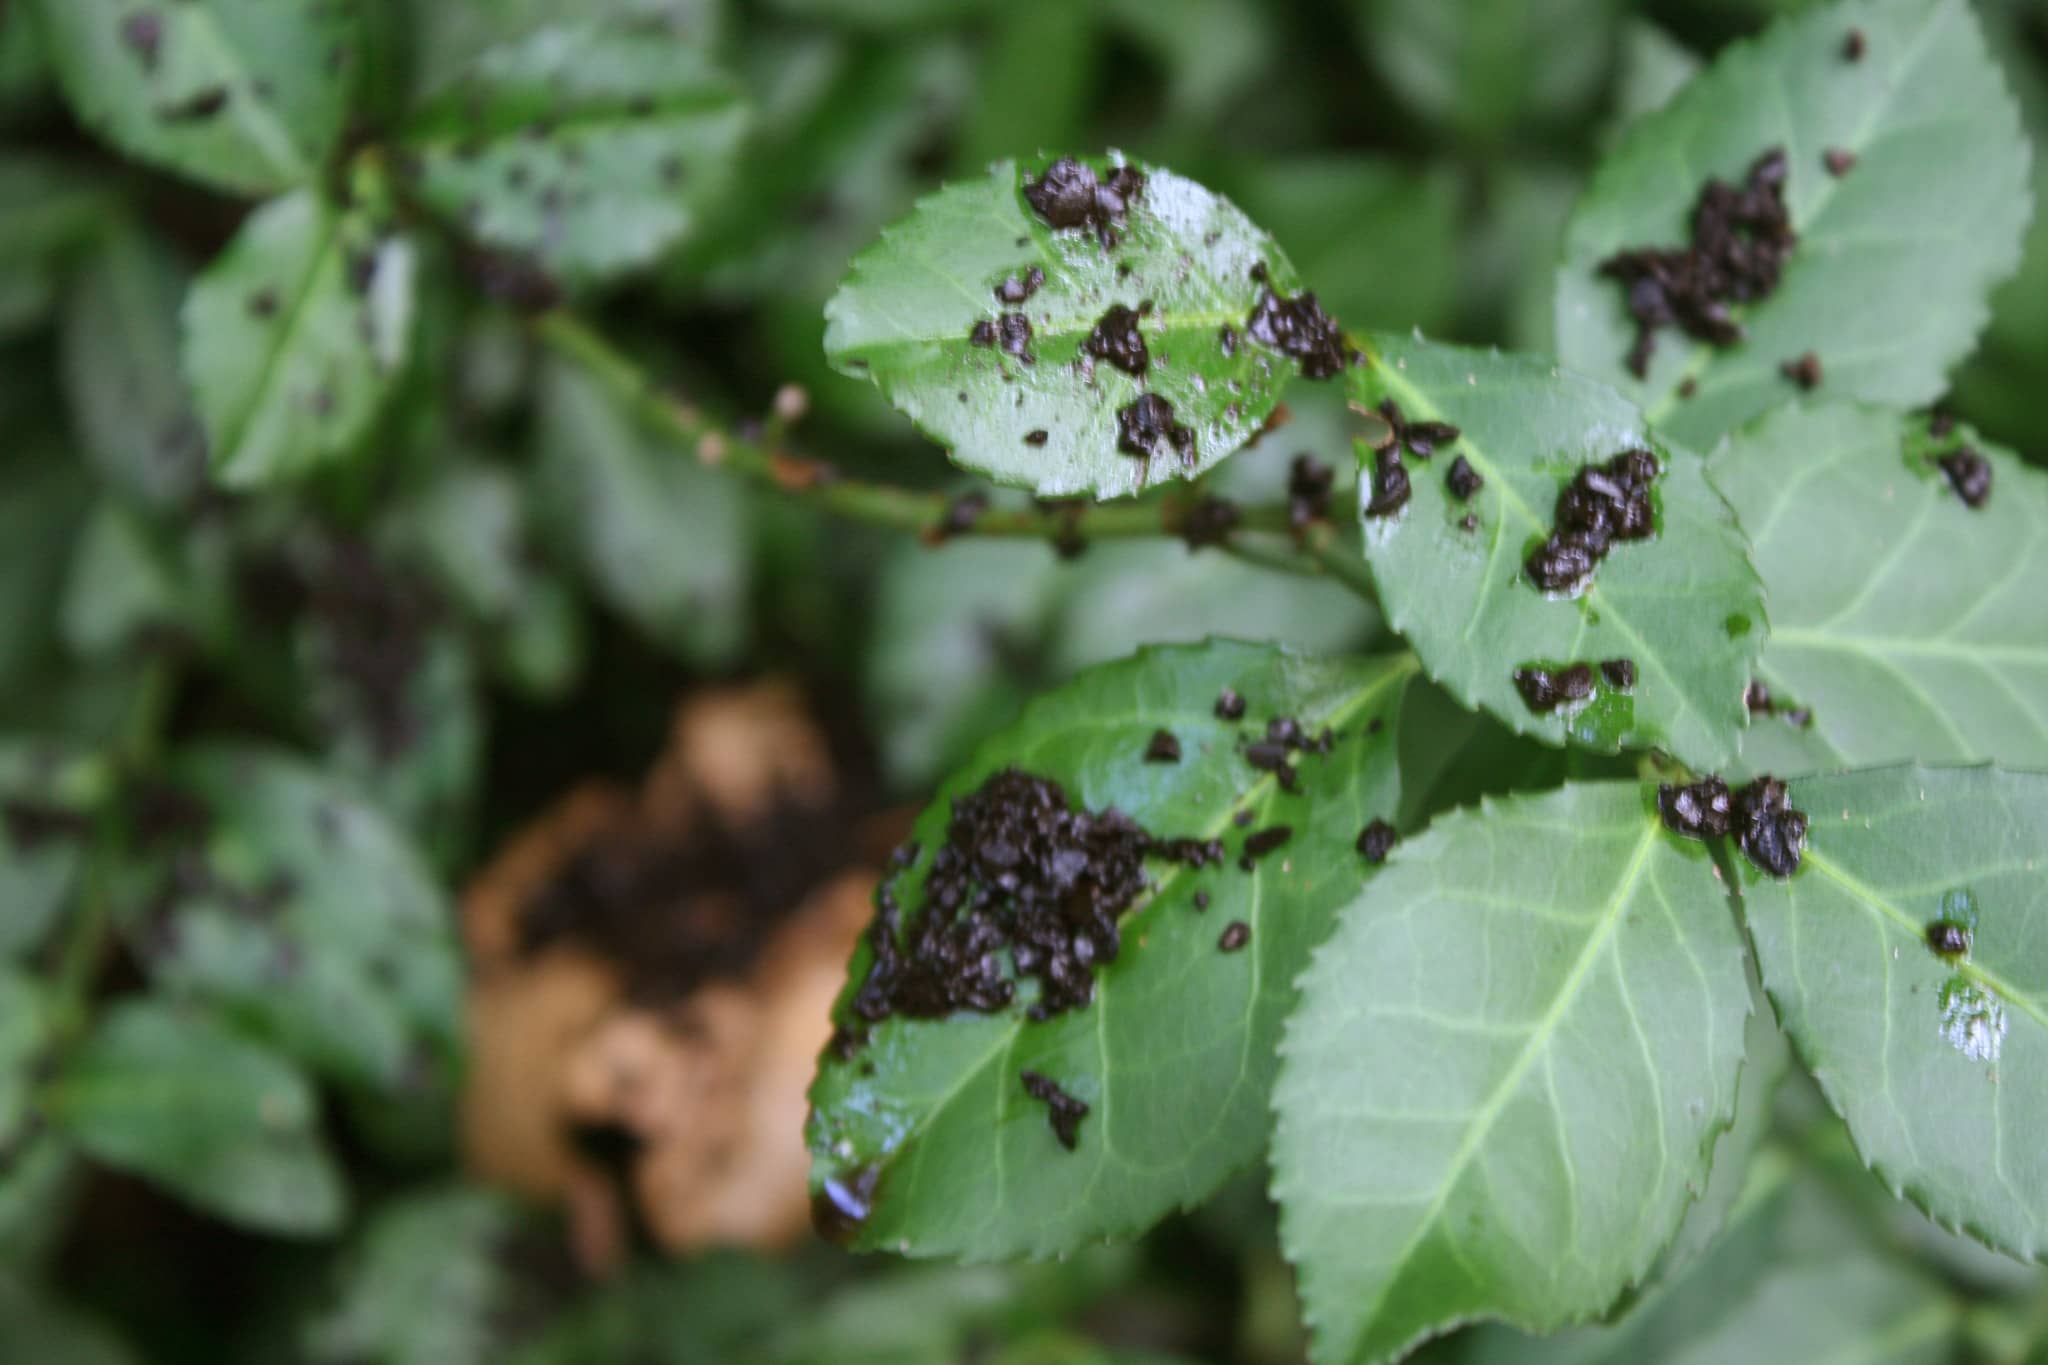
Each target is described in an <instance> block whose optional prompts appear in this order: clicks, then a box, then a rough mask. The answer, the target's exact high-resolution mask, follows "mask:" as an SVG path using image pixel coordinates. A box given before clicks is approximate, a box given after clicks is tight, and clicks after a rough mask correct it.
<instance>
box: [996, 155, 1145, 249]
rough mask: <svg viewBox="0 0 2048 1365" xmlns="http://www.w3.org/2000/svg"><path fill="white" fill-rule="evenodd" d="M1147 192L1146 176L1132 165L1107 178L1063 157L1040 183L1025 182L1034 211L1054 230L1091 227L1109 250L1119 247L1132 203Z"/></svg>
mask: <svg viewBox="0 0 2048 1365" xmlns="http://www.w3.org/2000/svg"><path fill="white" fill-rule="evenodd" d="M1144 190H1145V176H1144V174H1143V173H1142V172H1140V171H1139V170H1137V169H1136V168H1135V167H1132V166H1118V167H1117V168H1116V169H1115V170H1113V171H1111V172H1110V173H1109V175H1108V177H1107V178H1103V177H1098V176H1097V175H1096V174H1095V171H1094V169H1093V168H1092V167H1089V166H1085V165H1083V164H1082V163H1080V162H1078V161H1076V160H1074V158H1072V157H1070V156H1063V157H1061V158H1060V159H1059V160H1057V161H1055V162H1053V163H1052V164H1051V165H1050V166H1047V167H1046V168H1045V174H1043V175H1041V176H1039V177H1038V178H1037V179H1036V180H1027V181H1025V182H1024V199H1025V201H1026V202H1027V203H1029V204H1030V205H1031V211H1032V212H1033V213H1036V214H1037V215H1038V216H1039V217H1040V218H1041V219H1043V220H1044V221H1045V224H1046V226H1048V227H1051V228H1056V229H1057V228H1090V229H1093V230H1094V233H1095V237H1096V240H1097V241H1099V242H1101V243H1102V245H1103V246H1105V247H1113V246H1115V245H1116V244H1117V229H1118V228H1120V227H1122V226H1123V222H1124V217H1125V215H1126V214H1127V213H1129V211H1130V207H1131V202H1132V201H1133V200H1135V199H1136V198H1137V197H1138V196H1139V195H1140V194H1142V193H1144Z"/></svg>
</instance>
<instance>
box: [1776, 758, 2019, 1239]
mask: <svg viewBox="0 0 2048 1365" xmlns="http://www.w3.org/2000/svg"><path fill="white" fill-rule="evenodd" d="M1791 802H1792V805H1793V806H1794V808H1796V809H1799V810H1803V811H1805V812H1806V813H1807V815H1808V817H1809V818H1810V819H1811V821H1812V824H1811V828H1810V829H1809V831H1808V834H1807V839H1806V853H1805V857H1804V860H1803V862H1802V863H1801V866H1800V869H1799V872H1798V873H1797V874H1796V875H1795V876H1794V877H1793V878H1792V879H1791V880H1790V881H1772V880H1769V879H1764V878H1759V877H1756V876H1754V875H1752V874H1751V872H1750V871H1749V870H1747V866H1746V864H1745V865H1744V866H1745V872H1744V877H1743V881H1744V886H1743V905H1744V913H1745V915H1746V917H1747V919H1748V921H1749V929H1750V935H1751V937H1752V939H1753V940H1754V941H1755V943H1756V953H1757V961H1758V964H1759V965H1760V966H1761V968H1762V970H1763V978H1764V987H1765V989H1766V990H1768V991H1769V992H1770V996H1771V1002H1772V1004H1773V1005H1775V1006H1776V1007H1777V1011H1778V1018H1779V1021H1780V1022H1781V1023H1782V1024H1783V1025H1784V1028H1785V1032H1786V1033H1788V1034H1789V1035H1791V1038H1792V1046H1793V1048H1794V1050H1795V1051H1797V1053H1798V1054H1799V1059H1800V1060H1801V1061H1802V1062H1804V1063H1805V1064H1806V1067H1807V1069H1808V1070H1810V1071H1811V1072H1812V1073H1813V1075H1814V1079H1815V1080H1817V1081H1819V1082H1820V1087H1821V1090H1822V1092H1823V1093H1825V1094H1826V1095H1827V1097H1828V1102H1829V1103H1830V1104H1832V1105H1833V1106H1834V1107H1835V1109H1836V1110H1837V1112H1839V1113H1840V1114H1841V1115H1842V1117H1843V1118H1844V1119H1846V1120H1848V1124H1849V1134H1850V1136H1851V1137H1853V1138H1854V1139H1855V1141H1856V1147H1857V1150H1858V1151H1859V1152H1860V1153H1861V1154H1862V1156H1863V1159H1864V1161H1865V1162H1866V1163H1868V1164H1869V1166H1870V1167H1871V1169H1872V1170H1873V1171H1875V1172H1876V1174H1877V1176H1878V1178H1879V1179H1880V1180H1882V1181H1883V1182H1884V1184H1885V1186H1886V1187H1887V1188H1889V1189H1890V1190H1891V1191H1892V1192H1893V1193H1894V1194H1899V1195H1903V1196H1904V1197H1906V1198H1908V1199H1910V1200H1912V1201H1913V1202H1914V1203H1915V1204H1917V1205H1919V1206H1920V1208H1922V1209H1923V1210H1925V1211H1926V1212H1927V1214H1928V1215H1929V1216H1930V1217H1932V1218H1933V1219H1934V1220H1935V1221H1936V1222H1937V1223H1940V1224H1941V1225H1942V1226H1943V1227H1946V1228H1949V1229H1951V1230H1952V1231H1958V1232H1966V1233H1969V1234H1970V1235H1972V1236H1974V1237H1976V1238H1978V1239H1980V1240H1982V1241H1983V1242H1985V1243H1987V1244H1988V1245H1990V1246H1992V1247H1995V1248H1997V1249H1998V1250H2001V1251H2004V1252H2008V1253H2010V1254H2011V1255H2014V1256H2018V1257H2021V1258H2023V1259H2040V1258H2041V1257H2042V1256H2043V1254H2044V1252H2048V1145H2044V1144H2043V1143H2042V1142H2041V1129H2042V1126H2043V1124H2044V1122H2048V1113H2044V1108H2048V776H2041V775H2033V774H2020V773H2010V772H2001V771H1999V770H1998V769H1995V768H1922V767H1900V768H1885V769H1879V770H1874V771H1866V772H1854V773H1846V774H1841V775H1838V776H1832V777H1816V778H1809V779H1806V780H1804V781H1797V782H1794V783H1792V787H1791ZM1936 921H1948V922H1951V923H1955V924H1960V925H1962V926H1964V927H1965V929H1966V930H1967V938H1968V948H1967V951H1965V952H1963V953H1962V954H1961V955H1960V956H1959V957H1958V958H1957V959H1955V960H1946V959H1944V958H1943V957H1941V956H1938V955H1937V954H1936V953H1934V952H1933V951H1931V950H1930V948H1929V940H1928V932H1929V926H1930V925H1932V924H1933V923H1934V922H1936Z"/></svg>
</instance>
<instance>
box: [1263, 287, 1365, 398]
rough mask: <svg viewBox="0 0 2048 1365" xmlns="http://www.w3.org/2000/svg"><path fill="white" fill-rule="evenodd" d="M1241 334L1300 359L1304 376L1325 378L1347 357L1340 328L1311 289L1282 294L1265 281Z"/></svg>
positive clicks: (1339, 370)
mask: <svg viewBox="0 0 2048 1365" xmlns="http://www.w3.org/2000/svg"><path fill="white" fill-rule="evenodd" d="M1244 330H1245V335H1247V336H1249V337H1250V338H1251V339H1252V340H1253V341H1256V342H1259V343H1261V344H1263V345H1266V346H1271V347H1272V348H1273V349H1274V350H1276V351H1279V352H1280V353H1281V354H1282V355H1289V356H1292V357H1294V358H1295V359H1296V360H1299V361H1300V362H1301V375H1302V378H1304V379H1328V378H1330V377H1332V376H1333V375H1337V374H1341V373H1342V372H1343V370H1344V367H1345V366H1346V365H1348V364H1349V363H1350V361H1351V357H1350V354H1349V353H1348V352H1347V351H1346V350H1345V349H1344V329H1343V328H1342V327H1340V326H1338V324H1337V319H1335V318H1333V317H1331V316H1330V315H1329V314H1328V313H1325V312H1324V311H1323V307H1322V305H1321V304H1319V303H1317V302H1316V296H1315V295H1314V294H1313V293H1304V294H1297V295H1295V296H1294V297H1293V298H1291V299H1289V298H1282V297H1281V296H1280V295H1279V294H1277V293H1275V292H1274V291H1273V288H1272V286H1270V285H1268V286H1267V288H1266V292H1265V293H1264V294H1262V295H1260V296H1259V301H1258V302H1257V303H1256V304H1254V305H1252V312H1251V316H1250V317H1249V318H1247V319H1246V320H1245V324H1244Z"/></svg>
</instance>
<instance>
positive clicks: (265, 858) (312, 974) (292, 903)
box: [123, 745, 461, 1094]
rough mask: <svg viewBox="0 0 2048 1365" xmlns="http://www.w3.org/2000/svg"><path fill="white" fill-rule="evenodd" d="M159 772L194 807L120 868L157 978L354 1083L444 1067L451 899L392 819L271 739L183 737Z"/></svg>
mask: <svg viewBox="0 0 2048 1365" xmlns="http://www.w3.org/2000/svg"><path fill="white" fill-rule="evenodd" d="M166 777H167V780H168V781H169V782H170V783H171V784H172V785H173V787H174V789H175V790H176V791H178V792H181V793H183V794H184V796H185V798H186V799H187V800H188V801H191V802H194V803H196V809H195V810H194V811H193V812H192V813H191V814H190V815H189V816H188V817H187V819H186V820H185V822H184V827H183V828H172V829H165V830H159V831H156V832H155V836H154V838H151V831H150V830H148V829H144V830H142V831H140V837H141V838H142V839H143V840H144V842H145V847H144V850H143V856H142V858H141V860H140V861H139V862H138V864H137V865H136V866H134V867H132V868H129V869H127V870H126V872H125V875H124V891H125V893H126V894H125V895H124V897H123V900H124V902H125V903H126V904H127V905H128V907H129V908H130V911H131V924H132V927H133V930H134V933H135V937H137V938H138V939H139V940H140V942H139V944H138V947H139V948H140V949H141V950H142V951H143V954H144V956H145V961H146V964H147V965H148V967H149V969H150V971H151V974H152V976H153V977H154V978H155V979H156V980H157V981H158V982H159V983H160V984H162V985H163V986H164V987H166V988H167V989H170V990H172V991H174V992H177V993H180V994H183V995H187V996H191V997H196V998H199V999H203V1000H205V1001H207V1002H209V1003H212V1004H215V1005H218V1006H219V1007H220V1008H222V1009H223V1010H224V1011H225V1012H226V1013H228V1014H229V1015H231V1016H233V1017H235V1018H236V1019H237V1020H238V1021H239V1022H241V1023H243V1024H244V1025H245V1026H246V1027H247V1028H248V1029H249V1030H250V1031H252V1032H255V1033H258V1034H260V1035H262V1036H264V1037H266V1038H267V1039H269V1040H270V1041H272V1042H273V1043H275V1044H276V1045H277V1046H278V1047H279V1048H281V1049H282V1050H284V1051H285V1052H286V1053H287V1054H289V1055H290V1056H292V1057H293V1058H295V1059H297V1060H299V1061H303V1062H304V1063H306V1064H307V1065H308V1066H310V1067H312V1068H314V1069H316V1070H317V1071H319V1072H321V1073H323V1074H325V1075H329V1076H333V1077H335V1078H336V1079H338V1080H340V1081H342V1082H344V1083H347V1084H350V1085H353V1086H355V1087H358V1088H361V1089H367V1090H375V1091H379V1092H383V1093H400V1094H409V1093H414V1092H415V1090H416V1089H417V1088H418V1087H419V1086H421V1085H423V1084H424V1083H426V1082H428V1081H430V1080H432V1079H433V1077H434V1074H435V1072H436V1070H437V1069H441V1070H444V1071H445V1069H446V1068H447V1067H448V1066H450V1065H451V1064H452V1061H453V1058H454V1055H455V1052H456V1048H457V1039H458V1036H459V1029H460V1022H459V1016H460V1010H461V968H460V963H459V961H458V958H457V954H456V948H455V943H454V933H453V928H452V925H451V923H450V914H449V910H448V907H447V903H446V899H445V897H444V896H443V895H442V893H441V891H440V889H439V888H438V887H437V886H436V885H435V883H434V881H433V878H432V876H431V874H430V873H429V872H428V871H427V869H426V867H425V866H424V865H423V864H422V863H421V861H420V858H419V855H418V854H417V853H415V852H414V851H413V848H412V847H411V845H410V844H408V843H407V842H406V841H405V839H404V838H403V837H402V836H401V835H400V834H399V832H398V831H397V830H396V829H395V828H394V827H393V826H392V825H391V824H390V823H388V822H387V821H386V820H385V819H384V818H383V817H382V816H380V815H379V814H378V813H377V812H376V811H375V810H374V809H373V808H371V807H370V806H369V805H368V803H367V802H365V801H364V799H363V798H362V797H361V796H359V795H357V794H356V792H355V791H354V789H353V788H351V787H349V786H347V785H345V784H343V783H342V782H340V781H338V780H336V779H335V778H333V777H330V776H328V775H327V774H324V773H321V772H318V771H316V770H313V769H311V768H308V767H306V766H305V765H304V764H302V763H300V762H299V761H297V760H295V759H291V758H288V757H285V756H283V755H280V754H277V753H275V752H273V751H268V750H263V749H259V748H254V747H248V746H229V745H218V746H211V747H206V748H198V749H193V750H190V751H188V752H186V753H184V754H181V755H180V756H179V757H178V758H177V759H176V760H175V761H174V762H173V763H172V764H171V765H170V768H169V771H168V772H167V774H166ZM142 911H146V912H147V914H148V918H147V919H146V920H143V921H140V922H137V921H135V920H134V919H133V916H134V915H135V914H136V913H138V912H142Z"/></svg>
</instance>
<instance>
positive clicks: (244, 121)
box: [39, 0, 358, 195]
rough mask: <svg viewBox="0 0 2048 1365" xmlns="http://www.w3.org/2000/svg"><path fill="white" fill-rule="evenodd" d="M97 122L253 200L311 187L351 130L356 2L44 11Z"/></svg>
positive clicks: (247, 0)
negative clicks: (346, 126)
mask: <svg viewBox="0 0 2048 1365" xmlns="http://www.w3.org/2000/svg"><path fill="white" fill-rule="evenodd" d="M39 8H40V13H41V17H42V20H43V31H44V36H45V37H46V38H47V40H48V42H49V47H50V59H51V61H52V63H53V64H54V65H55V67H56V69H57V75H58V78H59V79H60V80H61V81H62V82H63V84H64V92H65V94H66V95H67V96H68V97H69V98H70V100H71V104H72V107H73V108H74V109H76V110H77V111H78V115H79V117H80V118H81V119H82V120H83V121H84V123H85V125H86V126H87V127H88V128H90V129H92V131H94V132H95V133H97V134H99V135H100V136H101V137H104V138H106V139H107V140H108V141H110V142H112V143H114V144H115V145H116V146H118V147H119V148H120V149H121V150H122V151H124V152H126V153H128V154H129V155H130V156H134V157H137V158H139V159H141V160H143V161H148V162H152V163H154V164H156V165H158V166H162V167H164V168H165V169H167V170H172V171H176V172H178V173H179V174H181V175H186V176H190V177H192V178H193V179H195V180H203V181H205V182H207V183H208V184H210V185H214V186H217V187H219V188H221V189H226V190H233V191H236V192H239V193H243V194H251V195H254V194H265V193H269V192H272V191H276V190H281V189H285V188H287V187H289V186H292V185H297V184H303V183H305V182H308V181H310V180H312V179H313V178H314V177H315V176H316V175H317V174H318V173H319V171H320V169H321V165H322V163H323V161H324V160H325V159H326V156H327V153H328V151H329V150H330V149H331V148H332V147H333V145H334V142H335V139H336V138H337V137H338V136H339V135H340V133H341V126H342V120H343V117H344V115H345V114H346V112H347V101H348V88H349V82H350V81H351V79H352V78H353V75H354V70H355V55H356V47H357V37H358V35H357V28H356V25H357V7H356V0H41V5H40V7H39Z"/></svg>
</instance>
